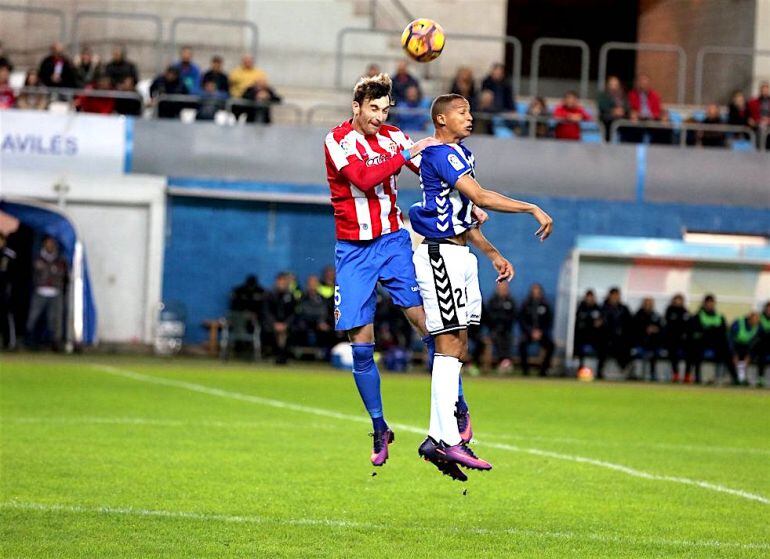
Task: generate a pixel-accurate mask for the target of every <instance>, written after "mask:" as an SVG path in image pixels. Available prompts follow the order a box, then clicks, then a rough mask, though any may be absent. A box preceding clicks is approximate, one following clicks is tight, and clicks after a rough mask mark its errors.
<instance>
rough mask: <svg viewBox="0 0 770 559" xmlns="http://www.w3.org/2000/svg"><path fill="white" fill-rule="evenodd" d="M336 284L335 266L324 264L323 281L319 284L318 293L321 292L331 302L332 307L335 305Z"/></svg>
mask: <svg viewBox="0 0 770 559" xmlns="http://www.w3.org/2000/svg"><path fill="white" fill-rule="evenodd" d="M335 285H336V282H335V271H334V266H324V269H323V270H321V283H320V284H319V285H318V293H320V294H321V297H323V298H324V299H326V300H327V301H330V302H331V305H332V308H333V305H334V290H335Z"/></svg>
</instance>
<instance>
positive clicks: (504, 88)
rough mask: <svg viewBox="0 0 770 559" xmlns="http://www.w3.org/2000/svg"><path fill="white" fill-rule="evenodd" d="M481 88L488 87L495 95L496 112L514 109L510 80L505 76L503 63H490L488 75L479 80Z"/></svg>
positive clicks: (514, 103)
mask: <svg viewBox="0 0 770 559" xmlns="http://www.w3.org/2000/svg"><path fill="white" fill-rule="evenodd" d="M481 89H488V90H489V91H491V92H492V93H494V95H495V103H494V106H495V110H496V112H501V113H503V112H513V111H515V110H516V99H515V97H514V95H513V87H511V81H510V80H508V79H506V77H505V65H504V64H501V63H499V62H496V63H494V64H492V68H491V70H490V71H489V75H488V76H487V77H486V78H484V81H482V82H481Z"/></svg>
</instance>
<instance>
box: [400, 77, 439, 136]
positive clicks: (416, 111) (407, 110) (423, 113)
mask: <svg viewBox="0 0 770 559" xmlns="http://www.w3.org/2000/svg"><path fill="white" fill-rule="evenodd" d="M394 108H395V109H396V110H395V111H393V112H394V115H393V116H395V119H394V120H395V121H396V126H398V127H399V128H401V129H402V130H425V128H426V127H427V125H428V121H429V120H430V115H429V113H430V110H429V109H430V104H429V103H428V100H427V99H423V98H422V93H420V88H419V87H417V86H416V85H410V86H409V87H407V88H406V97H405V98H404V100H403V101H402V102H401V103H399V104H397V105H396V106H395V107H394Z"/></svg>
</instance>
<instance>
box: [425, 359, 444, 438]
mask: <svg viewBox="0 0 770 559" xmlns="http://www.w3.org/2000/svg"><path fill="white" fill-rule="evenodd" d="M435 369H436V362H435V358H434V361H433V370H435ZM435 379H436V377H433V376H432V377H431V381H430V427H428V435H430V436H431V437H433V438H434V439H436V441H440V440H441V422H440V421H439V418H438V398H437V397H436V387H437V385H438V382H436V380H435Z"/></svg>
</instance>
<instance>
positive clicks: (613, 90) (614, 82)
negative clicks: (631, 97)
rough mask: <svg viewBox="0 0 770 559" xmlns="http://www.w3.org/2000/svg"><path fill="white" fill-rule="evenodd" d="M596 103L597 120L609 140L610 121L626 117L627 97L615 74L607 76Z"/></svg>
mask: <svg viewBox="0 0 770 559" xmlns="http://www.w3.org/2000/svg"><path fill="white" fill-rule="evenodd" d="M596 105H597V108H598V109H599V120H601V122H602V124H604V127H605V135H606V136H605V137H606V139H607V141H610V139H611V138H610V128H611V127H612V122H613V121H615V120H619V119H622V118H628V97H627V96H626V92H625V91H624V90H623V85H622V84H621V83H620V80H619V79H618V77H617V76H609V77H608V78H607V82H606V84H605V86H604V91H600V92H599V97H598V98H597V100H596Z"/></svg>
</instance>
